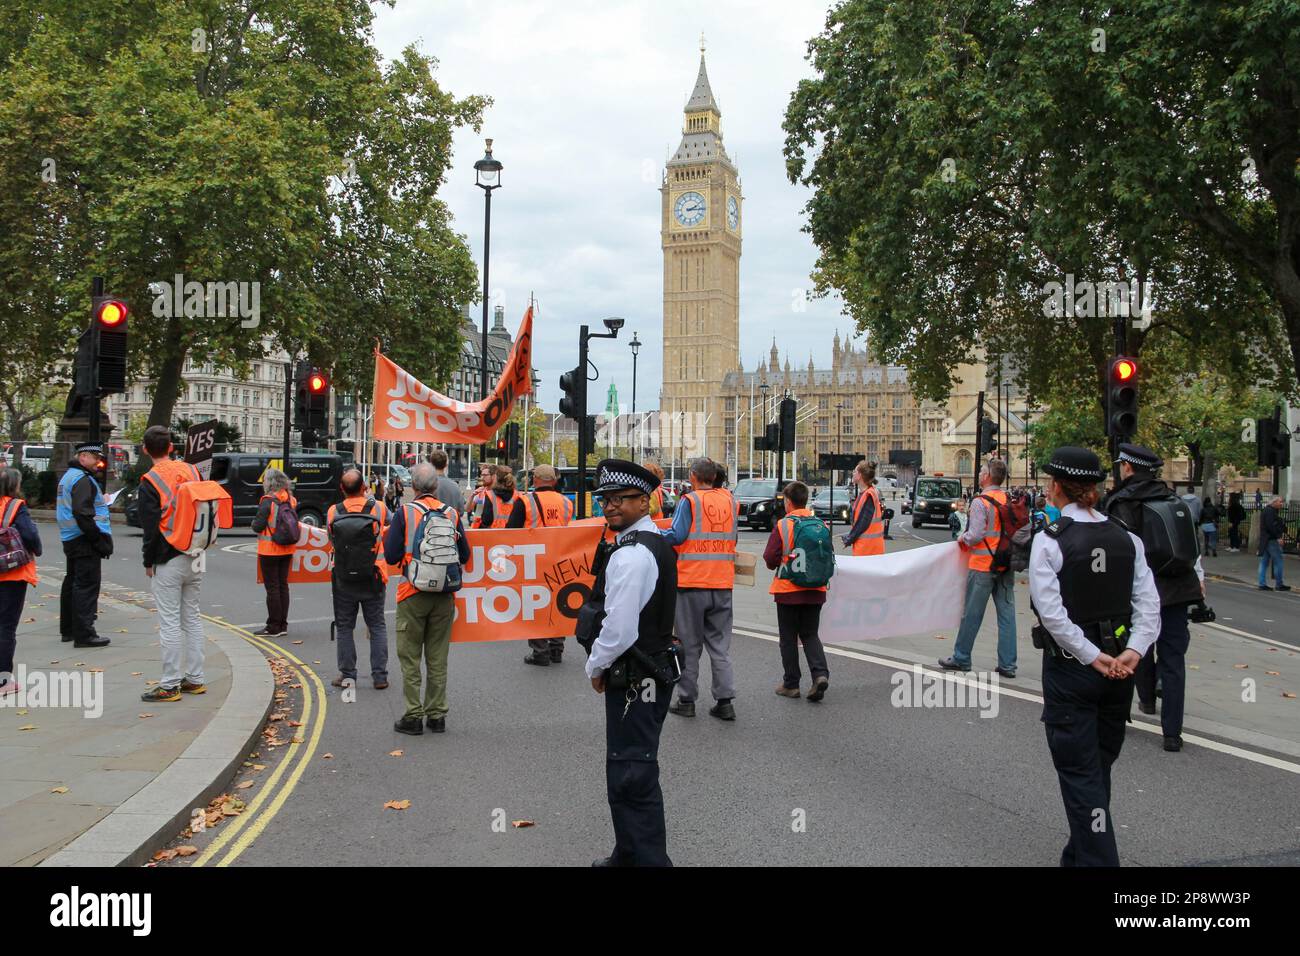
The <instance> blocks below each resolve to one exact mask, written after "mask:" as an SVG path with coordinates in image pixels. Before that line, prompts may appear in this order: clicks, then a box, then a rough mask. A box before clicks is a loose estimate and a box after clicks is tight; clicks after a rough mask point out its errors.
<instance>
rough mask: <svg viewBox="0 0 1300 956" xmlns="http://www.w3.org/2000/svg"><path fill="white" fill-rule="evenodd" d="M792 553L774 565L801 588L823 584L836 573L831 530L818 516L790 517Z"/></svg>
mask: <svg viewBox="0 0 1300 956" xmlns="http://www.w3.org/2000/svg"><path fill="white" fill-rule="evenodd" d="M790 520H791V521H792V522H793V533H792V535H791V541H790V554H791V555H792V556H793V557H791V559H790V560H789V561H786V562H785V563H783V564H782V565H781V567H780V568H779V569H777V572H776V573H777V576H778V577H780V578H783V579H784V580H786V581H789V582H790V583H791V584H795V585H798V586H799V587H801V588H823V587H825V586H826V585H827V584H828V583H829V582H830V579H831V577H832V576H834V574H835V551H834V549H833V548H832V547H831V532H830V529H829V528H827V527H826V523H825V522H824V521H822V520H821V519H820V518H813V517H809V516H802V517H798V518H791V519H790Z"/></svg>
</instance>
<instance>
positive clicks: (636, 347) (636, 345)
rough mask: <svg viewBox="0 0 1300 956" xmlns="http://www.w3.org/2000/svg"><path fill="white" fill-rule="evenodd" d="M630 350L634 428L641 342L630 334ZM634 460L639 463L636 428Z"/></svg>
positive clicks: (639, 442)
mask: <svg viewBox="0 0 1300 956" xmlns="http://www.w3.org/2000/svg"><path fill="white" fill-rule="evenodd" d="M628 346H629V347H630V348H631V349H632V423H633V424H632V427H633V428H636V357H637V356H638V355H640V354H641V341H640V340H639V339H638V338H637V337H636V333H635V332H633V333H632V341H631V342H629V343H628ZM636 460H637V464H640V463H641V429H640V428H636Z"/></svg>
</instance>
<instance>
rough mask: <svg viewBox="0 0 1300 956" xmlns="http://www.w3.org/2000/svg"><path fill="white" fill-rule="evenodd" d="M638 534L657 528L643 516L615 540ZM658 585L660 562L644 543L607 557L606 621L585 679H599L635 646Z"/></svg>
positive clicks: (597, 639)
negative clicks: (603, 672) (642, 621)
mask: <svg viewBox="0 0 1300 956" xmlns="http://www.w3.org/2000/svg"><path fill="white" fill-rule="evenodd" d="M638 531H649V532H650V533H651V534H658V533H659V528H658V527H657V526H656V525H655V523H654V521H653V520H651V518H650V516H649V515H646V516H644V517H643V518H641V520H639V521H637V522H636V523H634V524H633V525H631V526H630V527H627V528H624V529H623V530H622V531H620V532H619V533H618V535H617V538H616V540H620V541H621V540H622V539H623V538H624V537H626V536H627V535H629V534H635V533H636V532H638ZM658 583H659V563H658V562H657V561H655V556H654V555H653V554H651V553H650V549H649V548H647V547H646V546H645V545H644V544H639V543H638V544H630V545H625V546H624V547H621V548H619V549H618V550H616V551H615V552H614V553H613V554H611V555H610V556H609V563H608V564H606V565H605V621H604V623H603V624H602V625H601V628H600V636H599V637H597V638H596V640H595V642H594V643H593V644H592V645H591V656H590V657H588V658H587V676H588V677H596V676H598V675H599V674H600V673H601V672H602V671H604V670H605V669H606V668H608V667H609V666H610V665H611V664H613V663H614V661H616V660H618V659H619V657H621V656H622V655H623V654H624V653H625V652H626V651H627V649H628V648H629V647H631V646H632V645H633V644H635V643H636V639H637V634H638V626H639V624H640V622H641V612H642V610H644V609H645V606H646V605H647V604H649V603H650V599H651V598H652V597H654V593H655V585H657V584H658Z"/></svg>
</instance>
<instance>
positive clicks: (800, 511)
mask: <svg viewBox="0 0 1300 956" xmlns="http://www.w3.org/2000/svg"><path fill="white" fill-rule="evenodd" d="M782 494H783V495H784V496H785V515H784V517H782V518H781V519H780V520H779V521H777V523H776V525H775V526H773V528H772V533H771V534H770V535H768V538H767V547H766V548H764V550H763V562H764V563H765V564H766V565H767V567H768V570H770V571H775V572H776V574H775V575H773V577H772V586H771V587H770V588H769V589H768V593H769V594H771V595H772V596H773V600H774V601H775V602H776V629H777V634H778V639H779V646H780V649H781V669H782V671H783V674H782V677H781V683H779V684H777V686H776V692H777V694H779V695H780V696H782V697H798V696H799V684H800V682H801V681H802V679H803V674H802V673H801V671H800V670H799V645H800V644H802V645H803V653H804V657H805V658H807V660H808V674H809V676H810V677H811V678H812V687H811V688H809V690H808V699H809V700H810V701H813V702H814V703H815V702H817V701H820V700H821V699H822V698H823V697H825V696H826V690H827V688H829V687H830V683H831V672H830V668H829V667H828V666H827V664H826V650H825V649H824V648H823V647H822V642H821V638H820V637H818V633H817V632H818V628H819V626H820V624H821V615H822V605H823V604H825V603H826V587H827V585H826V582H825V581H820V575H818V576H816V577H813V578H812V579H807V578H805V579H803V580H796V579H795V578H796V576H795V575H794V574H793V573H792V572H793V569H794V566H793V564H792V562H793V559H794V551H795V548H796V544H795V538H796V537H798V535H797V534H796V532H797V531H799V530H801V529H803V528H811V525H804V524H802V520H803V519H806V518H812V517H814V516H813V513H812V511H811V510H809V508H808V486H807V485H805V484H804V483H803V482H802V481H792V482H790V483H789V484H788V485H786V486H785V488H784V489H783V491H782ZM814 520H815V519H814ZM823 527H825V526H824V525H823ZM829 538H830V535H829V532H828V533H827V541H826V544H827V546H828V547H829V545H830V540H829ZM805 564H806V562H805Z"/></svg>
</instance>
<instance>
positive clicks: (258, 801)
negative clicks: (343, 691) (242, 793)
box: [191, 614, 326, 866]
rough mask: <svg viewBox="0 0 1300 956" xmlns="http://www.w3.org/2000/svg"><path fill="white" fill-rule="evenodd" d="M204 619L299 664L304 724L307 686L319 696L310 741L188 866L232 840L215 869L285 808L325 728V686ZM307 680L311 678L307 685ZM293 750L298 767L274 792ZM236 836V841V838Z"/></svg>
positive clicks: (308, 710)
mask: <svg viewBox="0 0 1300 956" xmlns="http://www.w3.org/2000/svg"><path fill="white" fill-rule="evenodd" d="M203 617H204V619H206V620H208V621H211V622H212V623H214V624H217V625H219V626H221V627H224V628H226V629H228V630H231V631H234V632H235V633H236V634H238V635H239V636H240V637H242V638H243V639H244V640H246V641H248V643H250V644H252V645H253V646H254V647H257V648H260V649H261V650H262V651H264V652H266V653H268V654H271V655H273V656H275V657H283V658H286V659H288V660H290V661H292V662H293V663H294V664H296V665H298V670H299V673H300V674H301V675H302V677H303V682H302V691H303V709H302V723H303V724H304V725H307V724H308V722H309V721H311V718H312V709H313V703H314V700H313V695H312V692H311V686H310V684H315V686H316V689H317V691H318V693H319V696H320V706H319V708H318V709H317V713H316V720H315V723H314V724H313V725H312V729H311V732H310V734H311V735H310V738H309V739H308V740H307V741H306V742H305V743H304V744H295V743H290V744H289V751H288V753H287V754H286V755H285V757H284V759H283V760H281V761H280V765H279V766H278V767H276V768H275V770H274V771H273V772H272V773H271V775H270V777H268V778H267V780H266V783H265V784H264V785H263V786H262V789H261V790H260V791H259V792H258V794H257V796H255V797H254V798H253V800H252V802H251V803H249V805H248V806H247V808H246V809H245V810H244V812H243V813H242V814H240V815H239V816H238V817H236V818H234V819H233V820H231V821H230V823H229V825H228V826H227V827H226V828H225V829H223V830H222V831H221V832H220V833H219V834H218V835H217V838H216V839H215V840H213V841H212V843H211V844H209V845H208V847H207V848H206V849H205V850H204V851H203V852H202V853H201V854H199V856H198V857H196V858H195V860H194V862H193V863H192V864H191V866H205V865H206V864H208V863H210V862H211V861H212V860H213V859H214V858H215V857H216V856H217V855H218V854H219V853H220V852H221V851H222V850H223V849H224V848H225V846H226V844H227V843H230V842H231V841H232V840H233V841H234V843H233V846H231V848H230V850H229V851H228V852H227V853H226V855H225V856H224V857H222V858H221V860H219V861H218V862H217V863H216V865H217V866H229V865H230V864H231V863H232V862H233V861H234V860H235V858H236V857H238V856H239V855H240V854H241V853H243V852H244V850H246V849H248V847H249V846H250V845H251V843H252V841H253V840H254V839H256V838H257V836H258V835H260V834H261V833H262V831H263V830H265V829H266V826H267V824H268V823H270V822H271V820H272V819H273V818H274V817H275V815H276V814H277V813H279V812H280V809H281V808H282V807H283V806H284V801H285V800H286V799H288V797H289V794H290V793H292V792H293V790H294V788H295V787H296V786H297V785H298V781H299V780H300V779H301V777H302V773H303V771H304V770H305V769H306V767H307V764H308V763H309V762H310V761H311V758H312V756H313V755H314V754H315V752H316V747H317V745H318V744H319V743H320V738H321V734H322V733H323V731H324V729H325V710H326V704H325V686H324V685H323V684H322V683H321V680H320V678H319V677H318V676H317V675H316V672H315V671H313V670H312V669H311V668H310V667H308V666H307V665H306V664H305V663H303V662H302V661H301V660H299V659H298V658H297V657H296V656H295V655H294V654H293V653H291V652H290V651H287V650H285V649H284V648H282V647H279V646H277V645H275V644H272V643H271V642H270V641H265V640H263V639H261V638H259V637H258V636H257V635H255V634H253V633H252V632H250V631H247V630H245V629H244V628H241V627H239V626H238V625H235V624H231V623H230V622H228V621H223V620H222V619H220V618H217V617H213V616H211V615H208V614H204V615H203ZM308 679H310V683H309V680H308ZM296 747H300V748H301V750H300V751H299V754H298V756H299V760H298V765H297V766H296V767H294V769H293V770H292V771H289V774H288V777H287V779H286V780H285V782H284V786H283V788H281V789H280V790H279V792H278V793H277V792H276V788H277V786H278V785H279V783H280V779H281V777H283V776H284V775H285V773H286V771H288V770H289V767H290V766H291V765H292V764H293V760H294V756H295V753H294V748H296ZM272 794H274V796H272ZM268 801H269V802H268ZM264 803H265V804H267V806H266V810H265V811H264V812H262V805H263V804H264ZM259 813H260V815H259ZM246 827H247V828H248V829H247V832H245V833H243V834H242V835H240V831H241V830H244V829H245V828H246ZM236 837H238V838H237V839H236Z"/></svg>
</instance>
